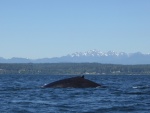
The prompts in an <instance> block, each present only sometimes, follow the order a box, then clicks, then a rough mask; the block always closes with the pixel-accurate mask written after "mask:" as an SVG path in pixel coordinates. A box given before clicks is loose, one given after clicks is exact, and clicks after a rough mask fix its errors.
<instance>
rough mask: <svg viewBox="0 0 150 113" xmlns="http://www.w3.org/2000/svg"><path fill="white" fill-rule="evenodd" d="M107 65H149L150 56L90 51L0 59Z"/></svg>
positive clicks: (19, 61) (0, 61) (15, 61)
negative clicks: (50, 56)
mask: <svg viewBox="0 0 150 113" xmlns="http://www.w3.org/2000/svg"><path fill="white" fill-rule="evenodd" d="M85 62H87V63H92V62H96V63H105V64H106V63H107V64H150V54H143V53H141V52H136V53H125V52H115V51H108V52H101V51H99V50H90V51H87V52H75V53H72V54H69V55H66V56H62V57H54V58H43V59H34V60H32V59H26V58H11V59H4V58H2V57H0V63H85Z"/></svg>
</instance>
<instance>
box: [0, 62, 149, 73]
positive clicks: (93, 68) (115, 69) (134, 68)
mask: <svg viewBox="0 0 150 113" xmlns="http://www.w3.org/2000/svg"><path fill="white" fill-rule="evenodd" d="M83 74H84V75H150V64H148V65H143V64H142V65H118V64H101V63H38V64H36V63H9V64H8V63H0V75H83Z"/></svg>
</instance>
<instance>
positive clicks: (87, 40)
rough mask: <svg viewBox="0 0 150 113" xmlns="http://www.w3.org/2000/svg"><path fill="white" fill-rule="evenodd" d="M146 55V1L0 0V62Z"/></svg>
mask: <svg viewBox="0 0 150 113" xmlns="http://www.w3.org/2000/svg"><path fill="white" fill-rule="evenodd" d="M93 49H96V50H100V51H102V52H107V51H116V52H127V53H133V52H142V53H150V0H0V57H3V58H12V57H22V58H31V59H37V58H52V57H60V56H65V55H67V54H71V53H74V52H84V51H88V50H93Z"/></svg>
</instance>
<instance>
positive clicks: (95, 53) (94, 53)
mask: <svg viewBox="0 0 150 113" xmlns="http://www.w3.org/2000/svg"><path fill="white" fill-rule="evenodd" d="M68 56H71V57H81V56H82V57H83V56H93V57H94V56H96V57H102V56H128V54H127V53H125V52H119V53H118V52H115V51H108V52H101V51H99V50H90V51H87V52H76V53H73V54H70V55H68Z"/></svg>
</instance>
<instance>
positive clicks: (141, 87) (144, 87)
mask: <svg viewBox="0 0 150 113" xmlns="http://www.w3.org/2000/svg"><path fill="white" fill-rule="evenodd" d="M132 88H133V89H147V88H150V86H149V85H146V86H133V87H132Z"/></svg>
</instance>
